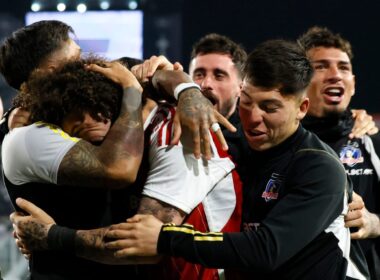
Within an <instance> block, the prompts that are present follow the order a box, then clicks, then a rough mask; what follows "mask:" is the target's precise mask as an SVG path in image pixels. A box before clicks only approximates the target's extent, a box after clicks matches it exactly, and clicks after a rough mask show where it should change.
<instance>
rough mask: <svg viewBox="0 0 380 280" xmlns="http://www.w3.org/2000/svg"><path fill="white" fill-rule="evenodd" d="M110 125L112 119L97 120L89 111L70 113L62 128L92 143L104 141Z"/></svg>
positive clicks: (71, 134)
mask: <svg viewBox="0 0 380 280" xmlns="http://www.w3.org/2000/svg"><path fill="white" fill-rule="evenodd" d="M110 127H111V121H110V120H109V119H105V118H103V119H102V120H95V119H94V118H93V117H91V115H90V114H89V113H70V114H68V115H67V116H66V117H65V119H64V121H63V124H62V130H63V131H65V132H66V133H67V134H69V135H70V136H72V137H78V138H81V139H84V140H86V141H88V142H91V143H97V142H101V141H103V140H104V138H105V136H106V135H107V133H108V131H109V129H110Z"/></svg>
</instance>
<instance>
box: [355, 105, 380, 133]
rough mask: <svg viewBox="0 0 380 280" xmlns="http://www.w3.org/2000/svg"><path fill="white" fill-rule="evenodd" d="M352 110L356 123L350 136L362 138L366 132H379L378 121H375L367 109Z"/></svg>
mask: <svg viewBox="0 0 380 280" xmlns="http://www.w3.org/2000/svg"><path fill="white" fill-rule="evenodd" d="M351 112H352V116H353V118H354V120H355V123H354V127H353V129H352V131H351V133H350V134H349V137H350V138H360V137H362V136H364V135H365V134H370V133H373V132H375V133H377V131H378V128H377V127H376V123H375V122H374V121H373V117H372V116H371V115H368V114H367V111H366V110H352V111H351ZM370 135H371V134H370Z"/></svg>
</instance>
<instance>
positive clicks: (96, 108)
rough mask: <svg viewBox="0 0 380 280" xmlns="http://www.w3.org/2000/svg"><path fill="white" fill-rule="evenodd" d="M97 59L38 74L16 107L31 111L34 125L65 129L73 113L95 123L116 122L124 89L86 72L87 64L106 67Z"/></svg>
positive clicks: (68, 63) (33, 77)
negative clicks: (82, 113)
mask: <svg viewBox="0 0 380 280" xmlns="http://www.w3.org/2000/svg"><path fill="white" fill-rule="evenodd" d="M104 62H105V60H103V59H99V58H96V57H90V58H86V59H80V60H77V61H70V62H67V63H66V64H64V65H62V66H60V67H59V68H57V69H56V70H54V71H52V72H49V73H46V71H44V72H42V71H35V72H33V73H32V75H31V76H30V78H29V79H28V81H27V82H26V83H24V84H23V85H22V87H21V91H20V93H19V94H18V95H17V96H16V98H15V99H14V105H15V106H18V107H23V108H26V109H27V110H28V111H30V113H31V116H30V120H31V121H32V122H36V121H44V122H48V123H51V124H55V125H58V126H60V125H62V122H63V119H64V117H65V116H66V115H67V114H68V113H71V112H88V113H90V114H91V116H92V117H93V118H94V119H98V120H100V117H99V115H98V114H99V113H100V114H101V115H102V117H105V118H108V119H111V120H112V121H114V120H115V119H116V118H117V116H118V115H119V111H120V104H121V98H122V93H123V89H122V87H121V86H120V85H118V84H116V83H115V82H113V81H111V80H110V79H108V78H106V77H105V76H103V75H102V74H100V73H97V72H94V71H88V70H85V67H84V65H85V64H91V63H96V64H98V65H103V64H104Z"/></svg>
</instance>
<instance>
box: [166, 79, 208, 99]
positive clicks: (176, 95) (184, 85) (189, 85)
mask: <svg viewBox="0 0 380 280" xmlns="http://www.w3.org/2000/svg"><path fill="white" fill-rule="evenodd" d="M190 88H196V89H198V90H199V91H200V90H201V87H200V86H199V85H198V84H196V83H193V82H190V83H180V84H178V85H177V86H176V87H175V89H174V95H173V96H174V98H175V99H176V100H179V98H180V95H181V93H183V92H184V91H186V90H187V89H190Z"/></svg>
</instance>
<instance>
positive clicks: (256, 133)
mask: <svg viewBox="0 0 380 280" xmlns="http://www.w3.org/2000/svg"><path fill="white" fill-rule="evenodd" d="M247 134H248V135H249V136H250V137H260V136H263V135H265V132H262V131H259V130H256V129H253V130H248V131H247Z"/></svg>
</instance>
